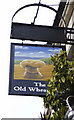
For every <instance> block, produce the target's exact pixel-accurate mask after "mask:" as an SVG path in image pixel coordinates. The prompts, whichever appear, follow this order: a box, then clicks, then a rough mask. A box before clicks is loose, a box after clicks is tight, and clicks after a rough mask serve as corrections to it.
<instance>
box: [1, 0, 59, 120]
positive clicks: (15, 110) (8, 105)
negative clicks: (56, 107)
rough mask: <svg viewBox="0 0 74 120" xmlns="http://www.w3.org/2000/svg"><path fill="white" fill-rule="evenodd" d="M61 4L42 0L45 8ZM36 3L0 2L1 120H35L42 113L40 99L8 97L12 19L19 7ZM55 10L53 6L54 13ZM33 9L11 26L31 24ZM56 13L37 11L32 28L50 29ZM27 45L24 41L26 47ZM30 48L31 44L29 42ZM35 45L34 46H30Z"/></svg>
mask: <svg viewBox="0 0 74 120" xmlns="http://www.w3.org/2000/svg"><path fill="white" fill-rule="evenodd" d="M59 1H60V0H41V3H43V4H47V5H53V4H58V2H59ZM38 2H39V0H6V1H5V0H1V1H0V119H1V118H34V117H35V118H38V117H39V116H40V112H42V113H43V112H44V107H43V99H42V98H40V97H32V96H14V95H13V96H12V95H8V86H9V72H10V48H11V47H10V43H11V42H18V43H20V42H21V41H20V40H19V41H18V40H11V39H10V32H11V19H12V16H13V14H14V13H15V11H16V10H17V9H19V8H20V7H22V6H24V5H27V4H30V3H38ZM57 7H58V6H55V9H57ZM36 10H37V7H36V8H34V7H33V8H27V9H25V10H23V11H22V12H23V13H21V11H20V12H19V13H18V14H17V15H16V16H15V17H14V19H13V21H14V22H22V23H23V22H24V23H29V24H30V23H31V22H33V20H34V16H35V14H36ZM54 15H55V13H54V12H53V11H51V10H48V9H45V8H40V9H39V14H38V17H37V19H36V22H35V24H39V25H52V24H53V19H52V18H54ZM26 42H27V41H25V43H26ZM29 43H31V44H32V42H29ZM33 44H34V43H33Z"/></svg>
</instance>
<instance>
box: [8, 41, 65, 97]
mask: <svg viewBox="0 0 74 120" xmlns="http://www.w3.org/2000/svg"><path fill="white" fill-rule="evenodd" d="M63 48H64V47H62V48H61V47H57V46H56V47H52V46H46V45H22V44H15V43H12V44H11V59H10V82H9V94H11V95H12V94H13V95H32V96H33V95H34V96H45V95H46V92H47V84H48V82H47V80H48V79H50V78H51V76H52V70H53V68H54V66H53V64H52V63H51V55H52V56H54V55H55V54H56V53H57V54H58V53H59V52H60V50H61V49H63ZM49 63H50V64H49Z"/></svg>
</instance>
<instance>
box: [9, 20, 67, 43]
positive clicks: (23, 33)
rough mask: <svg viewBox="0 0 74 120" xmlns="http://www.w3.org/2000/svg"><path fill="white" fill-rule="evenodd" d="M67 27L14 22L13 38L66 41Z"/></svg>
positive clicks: (55, 41) (54, 41) (53, 41)
mask: <svg viewBox="0 0 74 120" xmlns="http://www.w3.org/2000/svg"><path fill="white" fill-rule="evenodd" d="M64 32H65V29H64V28H62V27H53V26H41V25H32V24H23V23H14V22H12V27H11V36H10V38H12V39H21V40H32V41H43V42H48V43H50V42H51V43H66V36H65V33H64Z"/></svg>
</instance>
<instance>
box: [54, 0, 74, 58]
mask: <svg viewBox="0 0 74 120" xmlns="http://www.w3.org/2000/svg"><path fill="white" fill-rule="evenodd" d="M59 14H60V15H61V16H63V18H64V20H65V23H66V28H74V0H66V1H65V2H62V1H61V3H60V5H59V8H58V12H57V15H56V17H55V20H54V23H53V26H59V27H64V24H63V21H62V19H60V18H59ZM67 38H68V39H73V40H74V30H72V33H68V34H67ZM73 42H74V41H73ZM66 51H67V55H68V59H69V60H72V58H73V54H74V45H66Z"/></svg>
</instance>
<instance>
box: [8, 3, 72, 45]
mask: <svg viewBox="0 0 74 120" xmlns="http://www.w3.org/2000/svg"><path fill="white" fill-rule="evenodd" d="M31 6H38V7H39V6H41V7H46V8H48V9H51V10H53V11H54V12H56V13H57V10H55V9H54V8H52V7H50V6H48V5H45V4H41V3H34V4H28V5H25V6H23V7H21V8H19V9H18V10H17V11H16V12H15V13H14V15H13V17H12V26H11V36H10V38H12V39H21V40H22V39H23V40H26V39H28V38H26V37H24V38H22V37H21V36H20V37H19V38H18V37H17V36H15V37H14V34H17V31H16V33H15V29H14V28H13V25H14V26H15V23H14V22H13V18H14V17H15V15H16V14H17V13H18V12H19V11H20V10H22V9H24V8H27V7H31ZM58 16H59V18H61V19H62V20H63V23H64V27H53V26H52V27H53V28H55V29H57V30H58V31H59V28H62V29H63V30H64V32H63V35H64V40H63V41H62V42H61V41H60V40H59V41H57V39H56V40H49V41H48V40H46V42H47V43H48V44H50V43H51V44H52V43H63V44H72V45H74V40H73V39H71V38H70V39H68V38H67V34H68V33H70V35H71V34H74V32H73V31H74V29H73V28H66V22H65V20H64V18H63V17H62V16H61V15H60V14H58ZM17 24H18V26H19V25H20V23H17ZM24 25H25V24H23V26H24ZM30 26H32V29H33V26H34V27H35V26H36V25H34V23H31V24H30ZM19 27H20V26H19ZM38 27H39V26H38ZM44 27H45V26H44ZM48 27H49V28H50V26H48ZM15 28H16V26H15ZM16 29H18V28H16ZM21 29H22V28H21ZM27 29H28V28H27ZM13 32H14V34H13ZM33 34H34V33H33ZM57 34H58V33H57ZM28 36H29V35H28ZM59 36H60V35H59ZM39 37H40V36H39ZM60 38H61V37H60ZM50 39H51V38H50ZM31 40H33V41H35V40H36V39H35V38H33V39H31ZM36 41H37V40H36ZM38 41H40V39H39V40H38ZM41 41H42V39H41Z"/></svg>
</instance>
